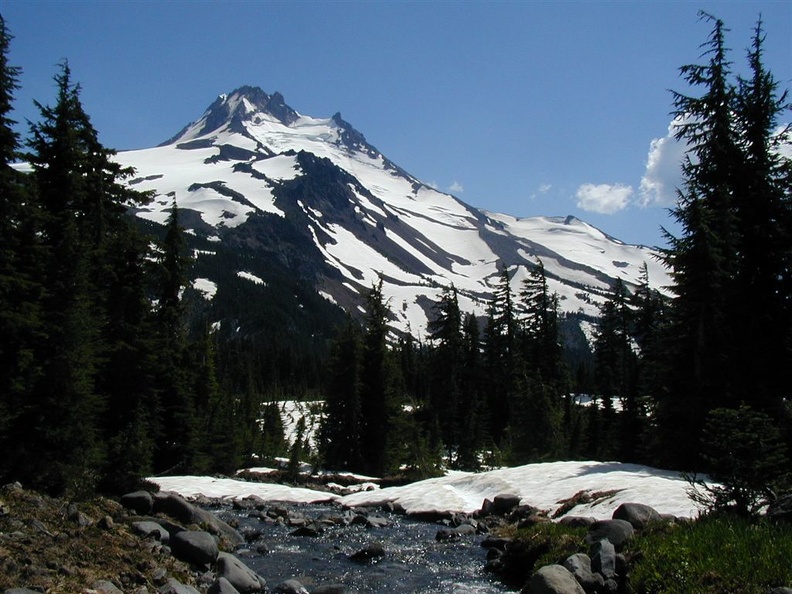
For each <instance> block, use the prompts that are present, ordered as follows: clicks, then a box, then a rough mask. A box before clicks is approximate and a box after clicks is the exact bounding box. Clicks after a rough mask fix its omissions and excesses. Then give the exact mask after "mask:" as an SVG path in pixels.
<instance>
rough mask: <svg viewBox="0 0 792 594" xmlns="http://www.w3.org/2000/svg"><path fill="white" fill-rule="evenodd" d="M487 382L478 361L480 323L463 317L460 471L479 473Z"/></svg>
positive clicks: (485, 428)
mask: <svg viewBox="0 0 792 594" xmlns="http://www.w3.org/2000/svg"><path fill="white" fill-rule="evenodd" d="M485 382H486V380H485V378H484V372H483V364H482V357H481V333H480V330H479V321H478V320H477V319H476V316H475V315H473V314H472V313H468V314H465V317H464V322H463V325H462V368H461V370H460V384H461V385H460V404H459V408H460V410H461V411H462V422H461V427H460V437H459V449H458V455H457V466H458V467H459V468H460V469H461V470H479V468H480V466H481V460H480V454H481V451H482V449H483V448H484V446H485V443H486V441H487V437H488V433H487V431H488V425H489V411H488V409H487V402H486V397H485V394H486V383H485Z"/></svg>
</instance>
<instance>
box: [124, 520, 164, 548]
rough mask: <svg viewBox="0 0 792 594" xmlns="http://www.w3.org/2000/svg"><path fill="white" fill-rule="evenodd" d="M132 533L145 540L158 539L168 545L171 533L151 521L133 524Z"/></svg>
mask: <svg viewBox="0 0 792 594" xmlns="http://www.w3.org/2000/svg"><path fill="white" fill-rule="evenodd" d="M132 532H134V533H135V534H139V535H140V536H142V537H144V538H156V539H157V540H158V541H160V542H162V543H166V544H167V543H168V542H169V541H170V532H168V531H167V530H165V528H163V527H162V526H161V525H160V524H158V523H157V522H151V521H149V520H143V521H141V522H132Z"/></svg>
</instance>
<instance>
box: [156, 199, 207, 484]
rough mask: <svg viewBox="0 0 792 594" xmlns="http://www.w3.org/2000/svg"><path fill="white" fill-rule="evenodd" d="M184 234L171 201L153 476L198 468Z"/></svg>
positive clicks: (162, 279)
mask: <svg viewBox="0 0 792 594" xmlns="http://www.w3.org/2000/svg"><path fill="white" fill-rule="evenodd" d="M189 264H190V259H189V257H188V256H187V253H186V244H185V240H184V230H183V229H182V227H181V225H180V224H179V208H178V206H177V204H176V199H175V197H174V199H173V205H172V207H171V213H170V216H169V217H168V220H167V222H166V233H165V238H164V239H163V242H162V247H161V253H160V255H159V262H158V277H159V278H158V282H157V288H158V291H157V308H156V311H155V314H154V315H155V320H156V322H157V352H158V355H159V357H158V364H157V366H156V372H155V373H156V376H157V385H158V388H159V405H160V410H159V413H158V420H159V423H158V426H157V427H156V429H155V436H156V456H155V459H156V464H155V469H154V470H155V471H156V472H160V473H165V472H174V471H179V472H189V471H191V470H192V469H193V468H194V467H195V466H196V465H198V463H199V455H200V444H199V438H200V433H199V423H200V421H199V419H198V414H197V412H196V410H195V402H194V398H193V393H192V386H191V383H192V378H191V373H190V367H189V342H188V336H187V324H186V320H185V311H186V310H185V305H184V302H183V300H182V297H183V293H184V289H185V288H186V286H187V283H188V280H187V267H188V266H189Z"/></svg>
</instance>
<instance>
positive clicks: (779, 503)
mask: <svg viewBox="0 0 792 594" xmlns="http://www.w3.org/2000/svg"><path fill="white" fill-rule="evenodd" d="M767 519H768V520H773V521H776V522H792V493H789V494H787V495H782V496H781V497H779V498H778V499H776V500H775V501H773V502H772V503H771V504H770V505H769V506H768V507H767Z"/></svg>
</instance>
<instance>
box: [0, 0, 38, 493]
mask: <svg viewBox="0 0 792 594" xmlns="http://www.w3.org/2000/svg"><path fill="white" fill-rule="evenodd" d="M11 39H12V36H11V34H10V33H9V31H8V29H7V27H6V23H5V20H4V19H3V17H2V15H0V336H2V340H0V450H2V451H3V452H5V453H6V454H5V455H4V456H2V460H0V480H2V479H3V478H10V477H11V476H13V473H14V471H15V469H16V470H18V469H19V466H20V465H24V457H23V456H22V455H21V454H19V451H18V450H19V447H20V444H21V443H23V442H24V439H23V435H20V434H18V432H22V431H24V429H23V427H24V423H23V422H22V419H23V418H24V414H23V412H24V411H25V410H26V409H27V408H28V407H29V406H30V403H29V401H28V398H27V391H28V389H29V386H30V385H32V384H34V383H36V382H37V381H38V374H39V373H40V365H39V362H38V360H37V358H36V356H35V352H36V349H35V346H36V342H37V339H38V337H39V336H40V334H41V332H42V320H41V311H40V303H41V295H42V291H43V287H42V285H41V282H40V280H41V279H40V275H39V268H40V265H41V262H40V258H41V256H42V254H41V248H40V242H39V240H38V237H39V234H38V223H39V216H38V210H37V204H36V202H35V200H34V196H33V195H32V192H31V188H30V187H29V184H27V183H26V182H27V180H26V179H25V176H23V175H22V174H20V173H19V172H17V171H16V170H15V169H14V168H13V167H12V164H13V163H14V162H15V161H17V159H18V157H19V149H20V145H19V135H18V134H17V132H16V131H15V130H14V124H15V123H16V122H15V121H14V120H13V119H12V117H11V112H12V109H13V100H14V92H15V91H16V90H17V89H18V88H19V86H18V81H19V76H20V74H21V69H20V68H19V67H16V66H12V65H10V64H9V62H8V53H9V48H10V42H11Z"/></svg>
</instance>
